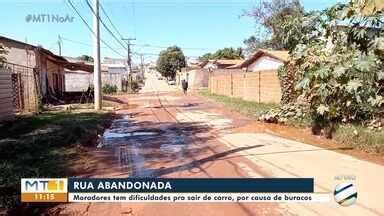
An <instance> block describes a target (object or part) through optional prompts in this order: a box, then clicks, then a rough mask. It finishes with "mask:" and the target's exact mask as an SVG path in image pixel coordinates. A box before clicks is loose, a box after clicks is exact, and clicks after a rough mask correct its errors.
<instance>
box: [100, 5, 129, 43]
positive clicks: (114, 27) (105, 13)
mask: <svg viewBox="0 0 384 216" xmlns="http://www.w3.org/2000/svg"><path fill="white" fill-rule="evenodd" d="M100 8H101V11H102V12H103V13H104V15H105V17H107V19H108V21H109V23H111V26H112V28H113V29H115V31H116V32H117V34H119V36H120V38H123V35H122V34H121V33H120V31H119V30H118V29H117V28H116V26H115V25H114V24H113V22H112V20H111V18H109V16H108V14H107V12H106V11H105V10H104V7H103V5H102V4H101V3H100Z"/></svg>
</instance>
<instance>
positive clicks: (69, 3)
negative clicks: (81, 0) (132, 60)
mask: <svg viewBox="0 0 384 216" xmlns="http://www.w3.org/2000/svg"><path fill="white" fill-rule="evenodd" d="M64 1H65V0H64ZM65 2H66V3H68V4H67V5H69V6H70V8H72V9H73V10H74V11H75V12H76V14H77V15H78V16H79V17H80V19H81V20H82V21H83V23H84V24H85V25H86V26H87V28H88V30H89V31H90V32H91V33H92V34H93V35H96V34H95V32H93V30H92V28H91V27H90V26H89V24H88V22H87V21H86V20H85V19H84V18H83V16H81V14H80V12H79V11H78V10H77V8H76V7H75V5H73V3H72V1H71V0H67V1H65ZM100 41H101V42H102V43H103V44H104V45H105V46H107V47H108V48H109V49H110V50H112V51H113V52H114V53H116V54H117V55H119V56H121V57H125V56H124V55H122V54H121V53H119V52H117V51H116V50H115V49H114V48H112V47H111V46H110V45H109V44H108V43H106V42H105V41H104V40H103V39H100Z"/></svg>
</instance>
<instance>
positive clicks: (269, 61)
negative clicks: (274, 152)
mask: <svg viewBox="0 0 384 216" xmlns="http://www.w3.org/2000/svg"><path fill="white" fill-rule="evenodd" d="M288 57H289V54H288V51H284V50H283V51H281V50H279V51H276V50H266V49H259V50H258V51H256V52H255V53H254V54H253V55H251V56H250V57H249V58H248V59H246V60H244V61H243V62H241V63H240V64H236V65H233V66H230V67H228V69H243V70H245V71H247V72H255V71H266V70H271V71H273V70H277V69H278V68H279V67H280V66H282V65H283V64H284V63H285V62H287V61H288Z"/></svg>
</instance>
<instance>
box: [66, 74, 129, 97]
mask: <svg viewBox="0 0 384 216" xmlns="http://www.w3.org/2000/svg"><path fill="white" fill-rule="evenodd" d="M101 82H102V85H103V86H104V85H105V84H109V85H112V86H113V85H116V86H117V90H118V91H121V90H122V75H121V74H119V73H105V72H103V73H101ZM89 86H93V73H87V72H76V71H72V72H71V71H67V72H66V73H65V91H66V92H81V91H87V89H88V87H89Z"/></svg>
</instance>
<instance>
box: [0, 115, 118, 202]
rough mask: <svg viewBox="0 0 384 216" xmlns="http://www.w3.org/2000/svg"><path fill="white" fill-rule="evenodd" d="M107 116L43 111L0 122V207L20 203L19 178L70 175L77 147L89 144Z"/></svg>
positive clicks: (76, 154) (77, 151)
mask: <svg viewBox="0 0 384 216" xmlns="http://www.w3.org/2000/svg"><path fill="white" fill-rule="evenodd" d="M111 117H112V116H111V114H108V113H101V112H100V113H96V112H82V113H70V112H63V111H61V112H44V113H42V114H40V115H36V116H29V117H20V118H18V119H16V120H14V121H12V122H6V123H4V124H2V125H0V131H1V133H0V158H1V161H0V170H1V172H0V209H1V208H8V209H9V208H14V207H17V206H20V201H19V195H20V178H23V177H24V178H25V177H28V178H43V177H47V178H49V177H66V176H71V175H72V174H73V170H71V162H73V161H74V160H75V159H77V156H78V154H79V148H78V146H79V145H89V144H92V143H93V142H94V140H95V138H96V136H97V133H98V132H101V131H102V130H103V129H104V127H106V126H107V125H108V124H109V122H110V119H111Z"/></svg>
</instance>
